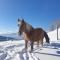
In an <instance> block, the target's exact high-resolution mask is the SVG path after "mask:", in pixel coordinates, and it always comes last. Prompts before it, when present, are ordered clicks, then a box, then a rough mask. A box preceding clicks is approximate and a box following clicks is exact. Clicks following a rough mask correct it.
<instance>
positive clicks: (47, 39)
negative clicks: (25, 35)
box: [44, 31, 50, 43]
mask: <svg viewBox="0 0 60 60" xmlns="http://www.w3.org/2000/svg"><path fill="white" fill-rule="evenodd" d="M44 37H45V39H46V42H47V43H50V41H49V37H48V35H47V33H46V32H45V31H44Z"/></svg>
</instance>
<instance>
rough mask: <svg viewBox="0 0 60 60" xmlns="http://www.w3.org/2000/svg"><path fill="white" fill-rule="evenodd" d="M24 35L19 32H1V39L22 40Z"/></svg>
mask: <svg viewBox="0 0 60 60" xmlns="http://www.w3.org/2000/svg"><path fill="white" fill-rule="evenodd" d="M21 39H22V37H21V36H18V34H17V33H10V34H0V41H5V40H21Z"/></svg>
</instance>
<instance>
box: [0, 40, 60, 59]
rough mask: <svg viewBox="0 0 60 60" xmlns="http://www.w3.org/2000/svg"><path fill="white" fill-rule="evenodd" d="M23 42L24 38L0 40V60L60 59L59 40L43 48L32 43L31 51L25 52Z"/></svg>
mask: <svg viewBox="0 0 60 60" xmlns="http://www.w3.org/2000/svg"><path fill="white" fill-rule="evenodd" d="M24 44H25V43H24V40H21V41H5V42H0V60H60V41H54V42H51V44H50V45H47V44H44V46H43V48H40V47H39V48H37V46H36V45H34V51H33V53H30V52H29V50H30V49H28V51H27V52H25V49H24Z"/></svg>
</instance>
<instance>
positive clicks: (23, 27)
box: [18, 19, 49, 51]
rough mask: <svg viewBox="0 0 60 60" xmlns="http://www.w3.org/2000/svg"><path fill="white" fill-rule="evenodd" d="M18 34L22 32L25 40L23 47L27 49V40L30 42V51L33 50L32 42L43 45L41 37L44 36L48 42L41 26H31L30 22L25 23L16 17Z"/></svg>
mask: <svg viewBox="0 0 60 60" xmlns="http://www.w3.org/2000/svg"><path fill="white" fill-rule="evenodd" d="M18 26H19V35H21V34H23V36H24V37H23V38H24V40H25V48H26V49H27V43H28V41H30V42H31V51H32V50H33V44H34V42H37V44H38V45H39V43H41V45H42V46H43V38H44V37H45V38H46V42H47V43H49V37H48V35H47V33H46V32H45V31H44V30H43V29H42V28H33V27H32V26H31V25H30V24H28V23H26V22H25V21H24V19H22V20H19V19H18Z"/></svg>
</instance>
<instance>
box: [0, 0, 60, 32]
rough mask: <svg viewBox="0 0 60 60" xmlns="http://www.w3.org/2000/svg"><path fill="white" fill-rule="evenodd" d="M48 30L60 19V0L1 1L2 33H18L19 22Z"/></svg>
mask: <svg viewBox="0 0 60 60" xmlns="http://www.w3.org/2000/svg"><path fill="white" fill-rule="evenodd" d="M18 18H19V19H20V18H24V20H25V21H26V22H27V23H29V24H31V25H32V26H33V27H41V28H43V29H44V30H48V29H49V26H50V25H51V24H52V23H53V22H54V21H55V20H57V19H60V0H37V1H36V0H29V1H28V0H0V33H6V32H13V33H15V32H17V31H18V26H17V20H18Z"/></svg>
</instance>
